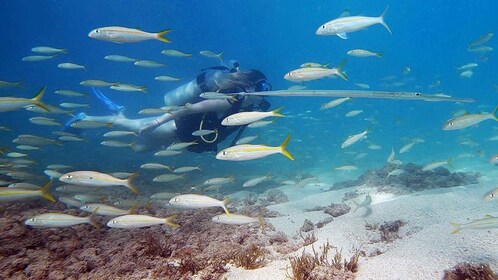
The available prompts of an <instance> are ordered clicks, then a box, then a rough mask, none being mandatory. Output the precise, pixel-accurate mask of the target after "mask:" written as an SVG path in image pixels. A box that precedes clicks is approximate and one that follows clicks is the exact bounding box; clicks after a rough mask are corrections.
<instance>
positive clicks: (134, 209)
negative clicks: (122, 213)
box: [128, 203, 139, 214]
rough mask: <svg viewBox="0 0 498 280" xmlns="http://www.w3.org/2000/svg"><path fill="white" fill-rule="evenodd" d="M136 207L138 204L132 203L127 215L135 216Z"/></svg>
mask: <svg viewBox="0 0 498 280" xmlns="http://www.w3.org/2000/svg"><path fill="white" fill-rule="evenodd" d="M138 206H139V205H138V203H133V206H132V207H131V208H130V209H129V210H128V214H136V213H137V209H138Z"/></svg>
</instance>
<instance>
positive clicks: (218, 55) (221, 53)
mask: <svg viewBox="0 0 498 280" xmlns="http://www.w3.org/2000/svg"><path fill="white" fill-rule="evenodd" d="M222 55H223V52H220V53H219V54H217V55H216V56H217V57H218V59H219V60H220V61H223V59H222V58H221V56H222Z"/></svg>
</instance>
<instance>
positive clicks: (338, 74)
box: [336, 58, 349, 81]
mask: <svg viewBox="0 0 498 280" xmlns="http://www.w3.org/2000/svg"><path fill="white" fill-rule="evenodd" d="M346 61H347V59H346V58H345V59H344V60H343V61H341V64H339V65H337V68H336V69H337V76H339V77H341V79H343V80H344V81H349V78H348V75H346V73H345V72H344V71H342V68H343V67H344V64H346Z"/></svg>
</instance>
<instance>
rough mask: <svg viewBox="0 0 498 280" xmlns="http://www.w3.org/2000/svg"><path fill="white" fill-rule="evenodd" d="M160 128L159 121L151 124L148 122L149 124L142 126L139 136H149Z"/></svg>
mask: <svg viewBox="0 0 498 280" xmlns="http://www.w3.org/2000/svg"><path fill="white" fill-rule="evenodd" d="M159 126H160V123H159V121H157V120H153V121H151V122H148V123H146V124H144V125H142V127H140V130H139V131H138V135H145V134H149V133H151V132H152V131H154V130H155V129H156V128H157V127H159Z"/></svg>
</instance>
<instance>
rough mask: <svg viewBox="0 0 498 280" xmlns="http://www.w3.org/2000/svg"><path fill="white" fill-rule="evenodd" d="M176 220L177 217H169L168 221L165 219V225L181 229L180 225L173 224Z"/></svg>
mask: <svg viewBox="0 0 498 280" xmlns="http://www.w3.org/2000/svg"><path fill="white" fill-rule="evenodd" d="M174 219H176V215H173V216H169V217H167V218H166V219H164V223H165V224H167V225H168V226H170V227H172V228H178V227H180V225H179V224H175V223H173V220H174Z"/></svg>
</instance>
